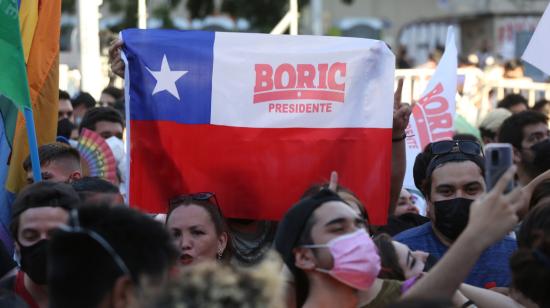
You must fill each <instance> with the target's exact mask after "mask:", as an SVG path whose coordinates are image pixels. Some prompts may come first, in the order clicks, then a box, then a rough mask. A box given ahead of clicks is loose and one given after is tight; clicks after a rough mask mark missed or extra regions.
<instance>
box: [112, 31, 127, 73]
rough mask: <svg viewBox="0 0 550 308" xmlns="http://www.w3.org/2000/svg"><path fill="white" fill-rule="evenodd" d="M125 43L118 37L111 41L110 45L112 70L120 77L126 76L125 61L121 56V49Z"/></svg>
mask: <svg viewBox="0 0 550 308" xmlns="http://www.w3.org/2000/svg"><path fill="white" fill-rule="evenodd" d="M122 45H124V42H123V41H122V40H121V39H116V40H114V41H113V42H112V43H111V46H110V47H109V64H110V65H111V71H113V73H114V74H115V75H117V76H119V77H120V78H124V68H125V65H124V61H122V58H121V56H120V50H121V48H122Z"/></svg>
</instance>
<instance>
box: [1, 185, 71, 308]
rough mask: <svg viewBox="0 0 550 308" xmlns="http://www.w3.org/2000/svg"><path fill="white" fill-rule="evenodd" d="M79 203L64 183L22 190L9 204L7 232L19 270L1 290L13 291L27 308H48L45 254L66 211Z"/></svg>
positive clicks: (30, 186) (66, 213)
mask: <svg viewBox="0 0 550 308" xmlns="http://www.w3.org/2000/svg"><path fill="white" fill-rule="evenodd" d="M79 202H80V200H79V198H78V194H77V193H76V192H75V191H74V190H73V188H72V187H71V186H70V185H68V184H64V183H52V182H39V183H35V184H32V185H29V186H27V187H26V188H25V189H23V190H22V191H21V192H20V193H19V194H18V195H17V198H16V199H15V201H14V203H13V213H12V220H11V224H10V231H11V234H12V236H13V238H14V239H15V243H16V244H15V246H16V251H17V255H18V256H19V260H20V264H21V268H20V271H19V272H18V273H17V275H16V276H15V277H13V278H12V279H10V280H9V281H5V282H4V283H3V284H4V287H5V288H6V289H11V290H13V291H14V292H15V293H16V294H17V295H18V296H20V297H21V298H22V299H23V300H24V301H25V302H26V303H27V305H28V306H29V307H31V308H38V307H40V308H42V307H48V302H49V297H48V285H47V281H46V272H47V270H46V251H47V249H48V245H49V237H50V234H51V233H52V231H53V230H55V229H57V228H58V227H59V226H61V225H63V224H65V223H66V222H67V219H68V218H69V212H68V211H69V210H70V209H72V208H75V207H76V206H77V205H78V204H79Z"/></svg>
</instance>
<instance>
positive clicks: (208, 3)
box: [62, 0, 354, 32]
mask: <svg viewBox="0 0 550 308" xmlns="http://www.w3.org/2000/svg"><path fill="white" fill-rule="evenodd" d="M76 1H77V0H62V9H63V12H66V13H70V14H75V13H76ZM85 1H86V0H85ZM214 1H215V0H187V1H186V8H187V10H188V11H189V14H190V17H191V18H192V19H194V18H199V19H202V18H205V17H207V16H210V15H212V14H213V13H214V9H215V7H214ZM340 1H342V2H343V3H345V4H351V3H352V2H353V1H354V0H340ZM151 2H153V1H148V5H150V6H151V7H150V9H149V11H150V12H151V15H152V16H153V17H155V18H158V19H160V20H161V21H162V28H174V23H173V21H172V16H171V14H170V13H171V12H172V10H173V9H174V8H176V7H177V6H179V5H180V4H181V0H167V1H165V2H164V3H162V4H156V5H155V6H153V5H152V3H151ZM155 2H156V1H155ZM308 4H309V0H299V1H298V5H299V8H300V9H301V8H302V7H304V6H306V5H308ZM103 5H107V6H108V8H109V11H110V12H111V13H113V14H120V15H122V21H121V22H120V23H119V24H117V25H114V26H112V27H111V29H110V30H112V31H114V32H118V31H120V30H122V29H125V28H134V27H137V22H138V16H137V11H138V1H137V0H103ZM288 5H289V4H288V0H223V1H222V6H221V12H222V13H226V14H228V15H230V16H232V17H234V18H244V19H246V20H248V21H249V22H250V24H251V26H252V29H253V30H255V31H259V32H268V31H269V30H271V29H272V28H273V27H274V26H275V25H276V24H277V23H278V22H279V20H281V18H283V16H284V15H285V14H286V12H287V11H288Z"/></svg>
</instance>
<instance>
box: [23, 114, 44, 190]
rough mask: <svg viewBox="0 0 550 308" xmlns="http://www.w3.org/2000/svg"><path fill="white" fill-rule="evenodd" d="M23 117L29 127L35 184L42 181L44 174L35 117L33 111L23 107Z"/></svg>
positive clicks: (28, 133) (28, 134)
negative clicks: (41, 169)
mask: <svg viewBox="0 0 550 308" xmlns="http://www.w3.org/2000/svg"><path fill="white" fill-rule="evenodd" d="M23 116H24V117H25V123H26V124H25V126H26V127H27V136H28V140H29V152H30V154H31V164H32V175H33V178H34V182H35V183H36V182H40V181H42V173H41V172H40V158H39V157H38V144H37V142H36V131H35V128H34V117H33V114H32V109H31V108H29V107H23Z"/></svg>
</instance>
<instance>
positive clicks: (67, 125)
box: [57, 118, 75, 139]
mask: <svg viewBox="0 0 550 308" xmlns="http://www.w3.org/2000/svg"><path fill="white" fill-rule="evenodd" d="M73 129H75V126H74V124H73V123H72V122H71V121H70V120H69V119H67V118H64V119H61V120H59V121H58V122H57V136H63V137H65V138H67V139H71V134H72V132H73Z"/></svg>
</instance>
